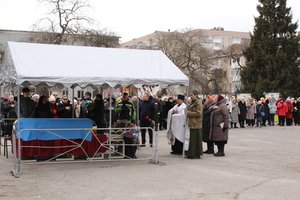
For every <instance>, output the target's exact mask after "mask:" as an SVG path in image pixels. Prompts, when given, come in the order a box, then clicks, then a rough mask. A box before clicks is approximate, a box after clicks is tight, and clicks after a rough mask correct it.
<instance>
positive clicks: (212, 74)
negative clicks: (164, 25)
mask: <svg viewBox="0 0 300 200" xmlns="http://www.w3.org/2000/svg"><path fill="white" fill-rule="evenodd" d="M158 41H159V42H158V48H159V49H161V50H162V51H163V52H164V53H165V54H166V55H167V56H168V57H169V58H170V59H171V60H172V61H173V62H174V63H175V64H176V65H177V66H178V67H179V68H180V69H181V70H182V71H183V72H184V73H185V74H186V75H187V76H188V77H189V79H190V90H192V89H199V90H201V91H202V92H203V93H204V94H207V93H210V92H212V91H213V89H214V87H216V86H220V87H218V91H221V90H222V89H220V88H222V81H223V79H224V78H225V77H226V73H224V72H222V73H221V72H220V70H221V69H220V70H218V72H219V73H216V71H215V70H212V64H213V61H214V59H216V57H215V56H212V54H211V52H210V51H209V50H208V49H206V48H204V47H203V46H202V44H204V43H205V37H204V36H203V35H202V33H201V32H200V31H198V30H197V31H194V30H188V29H186V30H183V31H175V32H161V33H160V35H159V39H158ZM224 74H225V75H224ZM213 83H214V84H213ZM216 83H217V84H216Z"/></svg>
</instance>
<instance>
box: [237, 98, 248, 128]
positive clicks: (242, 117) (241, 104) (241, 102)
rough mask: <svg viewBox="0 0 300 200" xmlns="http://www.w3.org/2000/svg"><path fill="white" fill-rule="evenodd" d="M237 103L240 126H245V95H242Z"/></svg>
mask: <svg viewBox="0 0 300 200" xmlns="http://www.w3.org/2000/svg"><path fill="white" fill-rule="evenodd" d="M238 105H239V109H240V114H239V115H238V117H239V124H240V127H241V128H245V120H246V114H247V107H246V101H245V97H242V98H241V99H240V100H239V102H238Z"/></svg>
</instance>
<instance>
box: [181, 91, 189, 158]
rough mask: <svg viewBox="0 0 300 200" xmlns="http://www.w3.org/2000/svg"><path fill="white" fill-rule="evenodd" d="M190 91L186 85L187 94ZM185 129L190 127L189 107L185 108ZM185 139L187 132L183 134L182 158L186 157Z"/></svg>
mask: <svg viewBox="0 0 300 200" xmlns="http://www.w3.org/2000/svg"><path fill="white" fill-rule="evenodd" d="M188 92H189V86H187V87H186V91H185V94H186V96H187V97H188ZM184 114H185V119H186V120H185V130H187V129H188V128H189V127H188V124H187V107H186V109H185V113H184ZM185 140H186V132H185V133H184V134H183V149H182V158H183V159H184V157H185V151H184V146H185Z"/></svg>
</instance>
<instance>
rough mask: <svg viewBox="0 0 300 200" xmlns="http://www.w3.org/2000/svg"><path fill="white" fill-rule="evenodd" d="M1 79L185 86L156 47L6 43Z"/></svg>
mask: <svg viewBox="0 0 300 200" xmlns="http://www.w3.org/2000/svg"><path fill="white" fill-rule="evenodd" d="M8 49H9V52H8V56H7V58H6V62H5V64H4V67H2V69H1V75H2V76H1V77H2V79H1V82H2V83H5V82H10V83H12V82H15V83H17V84H24V83H25V82H27V81H28V82H29V83H30V84H33V85H36V84H39V83H42V82H43V83H46V84H48V85H55V84H56V83H61V84H63V85H65V86H71V85H73V84H78V85H79V86H81V87H85V86H87V85H88V84H93V85H102V84H108V85H109V86H111V87H114V86H116V85H123V86H128V85H135V86H136V87H140V86H141V85H163V86H167V85H186V86H188V83H189V81H188V78H187V76H186V75H185V74H183V73H182V72H181V71H180V70H179V68H178V67H177V66H176V65H174V63H172V61H170V60H169V59H168V57H167V56H166V55H165V54H164V53H163V52H161V51H158V50H155V51H153V50H133V49H119V48H99V47H83V46H66V45H50V44H33V43H18V42H8Z"/></svg>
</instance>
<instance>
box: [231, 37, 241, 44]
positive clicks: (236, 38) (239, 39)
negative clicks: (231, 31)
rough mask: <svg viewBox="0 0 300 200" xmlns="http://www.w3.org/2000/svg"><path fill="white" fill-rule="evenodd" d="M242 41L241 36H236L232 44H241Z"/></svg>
mask: <svg viewBox="0 0 300 200" xmlns="http://www.w3.org/2000/svg"><path fill="white" fill-rule="evenodd" d="M241 43H242V39H241V38H239V37H234V38H232V44H241Z"/></svg>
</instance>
